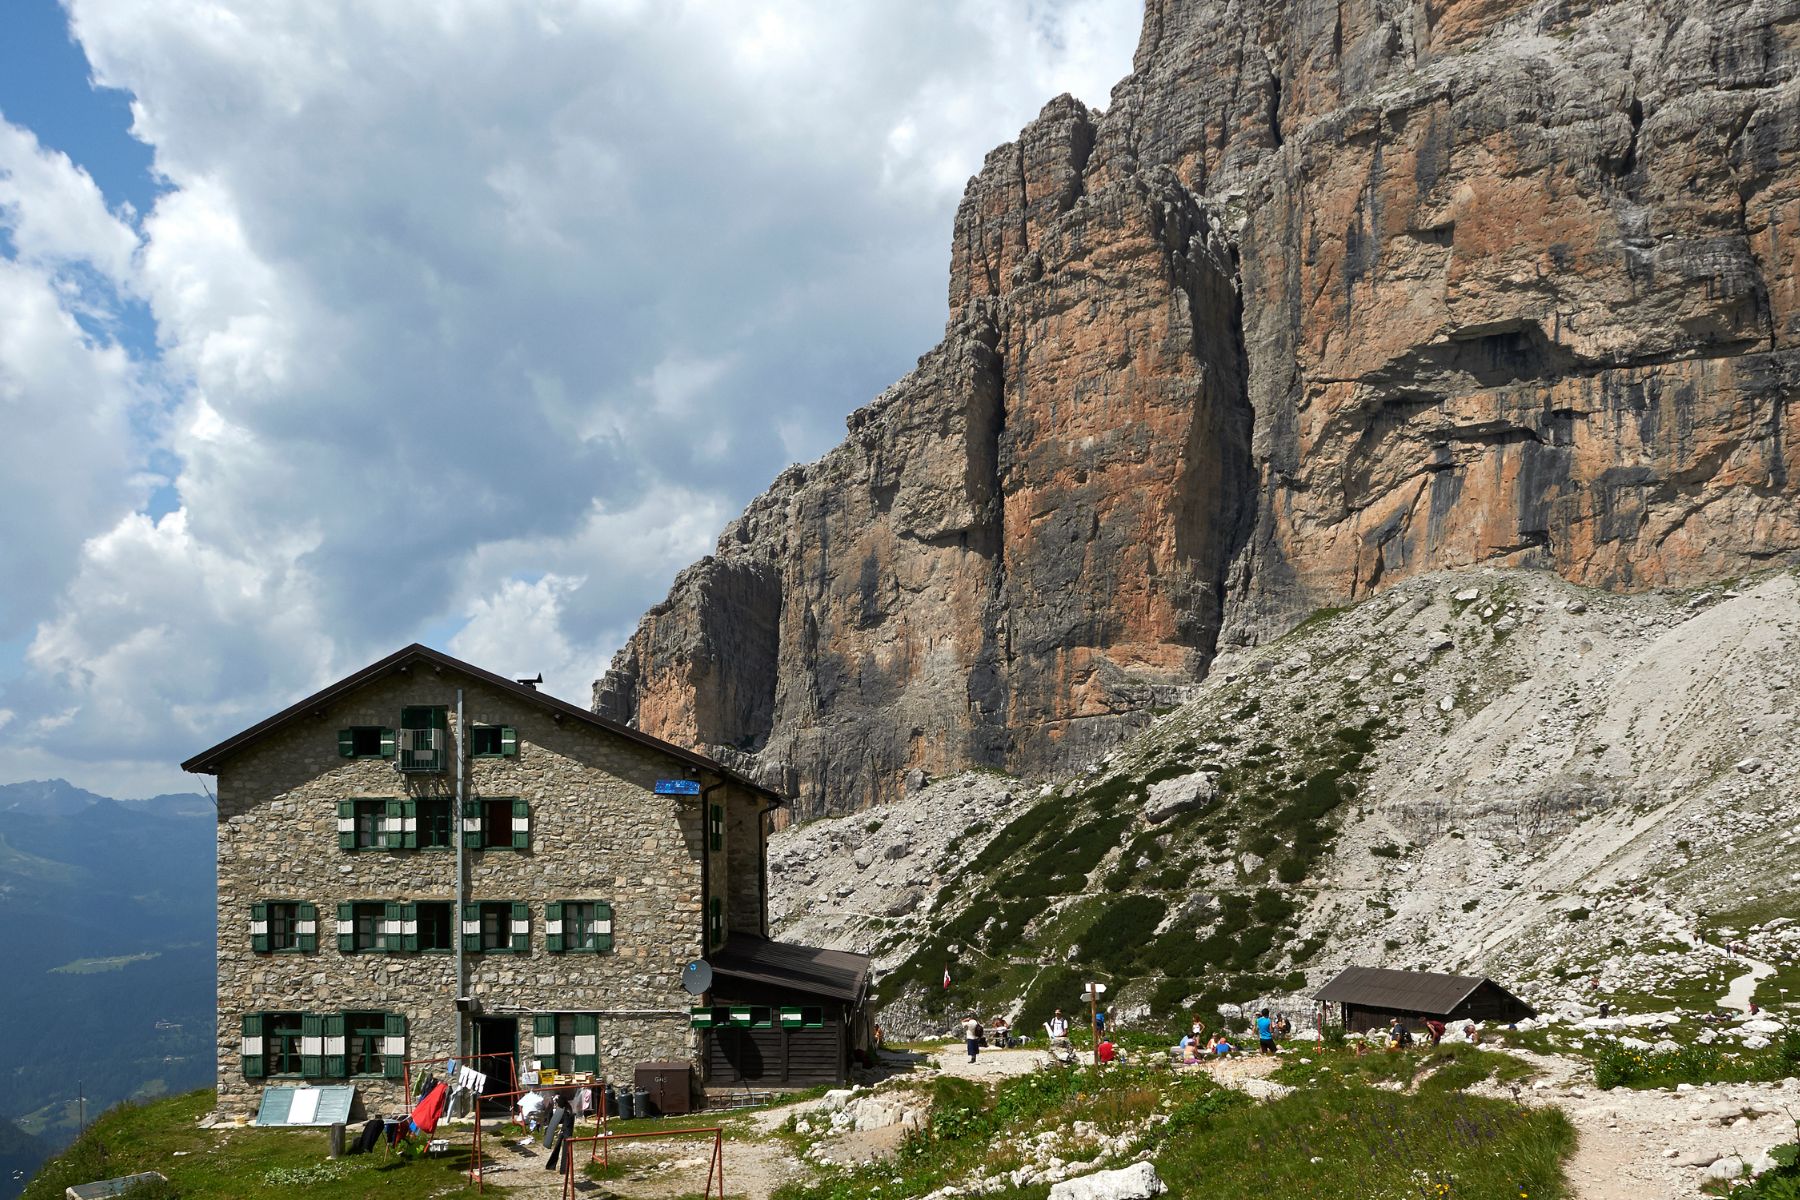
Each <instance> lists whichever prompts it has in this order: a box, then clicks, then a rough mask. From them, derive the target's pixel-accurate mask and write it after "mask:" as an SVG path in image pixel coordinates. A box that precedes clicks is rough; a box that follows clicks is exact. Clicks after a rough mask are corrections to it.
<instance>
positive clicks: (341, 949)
mask: <svg viewBox="0 0 1800 1200" xmlns="http://www.w3.org/2000/svg"><path fill="white" fill-rule="evenodd" d="M338 953H339V954H355V953H356V910H355V909H354V908H352V907H351V906H350V905H348V904H340V905H338Z"/></svg>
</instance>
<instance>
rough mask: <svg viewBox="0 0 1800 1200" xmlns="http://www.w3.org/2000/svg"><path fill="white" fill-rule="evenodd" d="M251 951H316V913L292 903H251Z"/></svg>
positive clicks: (281, 901) (311, 907) (317, 933)
mask: <svg viewBox="0 0 1800 1200" xmlns="http://www.w3.org/2000/svg"><path fill="white" fill-rule="evenodd" d="M250 948H251V949H252V950H255V951H258V952H264V951H282V950H287V951H298V952H300V953H304V954H310V953H311V952H312V951H314V950H317V949H318V948H319V919H318V910H317V909H315V908H314V907H313V906H312V905H310V904H301V903H298V902H296V901H292V900H270V901H267V902H266V903H262V904H252V905H251V906H250Z"/></svg>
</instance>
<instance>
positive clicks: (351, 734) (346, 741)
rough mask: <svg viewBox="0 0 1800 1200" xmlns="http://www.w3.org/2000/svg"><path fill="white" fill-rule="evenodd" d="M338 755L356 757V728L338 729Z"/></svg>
mask: <svg viewBox="0 0 1800 1200" xmlns="http://www.w3.org/2000/svg"><path fill="white" fill-rule="evenodd" d="M338 756H339V757H341V758H355V757H356V730H354V729H340V730H338Z"/></svg>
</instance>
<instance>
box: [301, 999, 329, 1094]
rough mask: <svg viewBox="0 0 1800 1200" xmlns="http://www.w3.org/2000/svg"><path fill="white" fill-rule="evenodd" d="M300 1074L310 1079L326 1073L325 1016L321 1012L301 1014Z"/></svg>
mask: <svg viewBox="0 0 1800 1200" xmlns="http://www.w3.org/2000/svg"><path fill="white" fill-rule="evenodd" d="M300 1074H302V1075H304V1076H305V1077H306V1078H308V1079H321V1078H323V1077H324V1075H325V1018H324V1017H323V1016H322V1015H320V1014H319V1013H301V1014H300Z"/></svg>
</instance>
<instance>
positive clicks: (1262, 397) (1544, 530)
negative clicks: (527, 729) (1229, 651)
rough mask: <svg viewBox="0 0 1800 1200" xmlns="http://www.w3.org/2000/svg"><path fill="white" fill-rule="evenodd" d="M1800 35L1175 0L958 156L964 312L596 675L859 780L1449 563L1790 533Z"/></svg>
mask: <svg viewBox="0 0 1800 1200" xmlns="http://www.w3.org/2000/svg"><path fill="white" fill-rule="evenodd" d="M1797 67H1800V0H1767V2H1760V0H1759V2H1756V3H1736V4H1734V3H1715V4H1712V5H1709V6H1700V5H1695V4H1692V3H1691V2H1690V3H1676V2H1672V3H1651V2H1643V0H1639V2H1634V3H1617V4H1604V3H1585V2H1583V0H1573V2H1572V0H1541V2H1539V3H1536V4H1526V3H1520V2H1517V0H1448V2H1438V0H1424V2H1423V3H1418V4H1399V3H1366V2H1358V0H1343V2H1341V3H1332V4H1326V3H1323V2H1322V0H1247V2H1246V0H1239V2H1237V3H1233V4H1230V5H1226V4H1223V3H1219V2H1217V0H1151V2H1150V4H1149V5H1148V8H1147V11H1146V13H1145V17H1144V31H1143V36H1142V40H1141V43H1140V47H1139V50H1138V55H1137V59H1136V62H1135V69H1134V72H1133V74H1132V75H1131V76H1130V77H1128V78H1127V79H1126V80H1124V81H1123V82H1122V83H1120V84H1119V86H1118V87H1117V88H1116V89H1115V90H1114V93H1113V98H1112V104H1111V107H1110V108H1109V109H1108V110H1107V112H1105V113H1104V114H1100V113H1095V112H1091V111H1089V110H1087V109H1086V108H1084V107H1083V106H1082V105H1081V104H1079V103H1078V102H1076V101H1074V100H1071V99H1069V98H1067V97H1063V98H1060V99H1057V100H1054V101H1052V102H1051V103H1050V104H1049V105H1048V106H1047V107H1046V108H1045V109H1044V111H1043V113H1042V114H1041V115H1040V116H1039V117H1038V119H1037V120H1036V121H1034V122H1033V123H1032V124H1031V125H1030V126H1028V127H1027V128H1026V129H1025V130H1024V131H1023V132H1022V134H1021V135H1020V137H1019V139H1018V141H1017V142H1015V143H1012V144H1009V145H1006V146H1002V147H1000V148H999V149H997V150H995V151H993V152H992V153H991V154H990V155H989V156H988V158H987V161H986V163H985V164H984V165H983V167H982V170H981V173H980V174H979V175H977V176H976V177H975V178H974V179H972V180H971V181H970V184H969V187H968V191H967V193H966V195H965V197H964V200H963V203H962V206H961V209H960V210H959V212H958V214H957V220H956V226H955V233H954V239H953V245H952V248H951V266H950V319H949V323H948V326H947V329H946V334H945V339H944V341H943V342H942V343H941V344H940V345H939V346H938V347H937V348H936V349H934V350H933V351H932V352H931V353H929V354H927V355H926V356H925V357H924V358H923V359H921V360H920V363H919V366H918V368H917V369H916V370H915V371H914V372H913V373H912V374H911V375H909V376H907V378H905V379H903V380H902V381H900V382H899V383H898V384H896V385H895V386H894V387H893V388H892V389H890V391H889V392H888V393H886V394H885V395H883V396H882V397H880V398H879V399H877V400H876V401H875V403H873V404H871V405H870V406H869V407H867V408H865V409H863V410H861V411H859V412H857V413H856V414H854V415H853V416H852V417H851V418H850V421H849V437H848V438H847V439H846V441H845V442H844V443H843V444H842V445H841V446H839V447H838V448H837V449H836V450H834V451H832V452H831V453H830V454H828V455H827V456H826V457H825V458H824V459H822V460H820V461H819V462H818V463H815V464H813V465H811V466H808V467H803V468H801V467H797V468H794V469H792V470H790V471H788V472H787V473H785V474H784V475H783V476H782V477H781V478H780V479H778V480H777V481H776V483H775V485H774V486H773V487H772V488H771V489H770V491H769V492H768V493H766V494H765V495H764V496H762V497H761V498H759V499H758V500H757V501H756V502H755V503H754V504H752V505H751V507H750V509H749V510H748V511H746V513H745V514H744V515H743V516H742V517H741V518H740V519H739V520H738V521H736V522H735V523H733V525H732V526H731V527H729V528H728V529H727V530H726V532H725V534H724V536H723V537H722V539H721V540H720V543H719V548H718V552H717V554H716V555H714V556H713V557H712V558H709V559H706V560H704V561H703V562H701V563H699V564H697V565H696V566H694V567H692V568H689V570H688V571H686V572H684V573H683V574H682V575H681V576H680V577H679V578H678V579H677V581H676V583H675V587H674V589H673V590H672V591H671V593H670V596H669V599H668V600H667V601H666V602H665V603H664V604H663V605H661V606H659V607H658V608H657V609H655V610H653V611H652V612H651V613H650V614H648V615H647V616H646V617H645V618H644V621H643V623H642V625H641V626H640V628H639V630H638V632H637V633H636V635H635V636H634V637H633V638H632V640H631V642H630V643H629V644H628V645H627V646H626V648H625V649H624V650H622V651H621V652H620V654H619V656H618V658H617V659H616V660H615V662H614V664H613V668H612V670H610V671H609V672H608V674H607V677H606V679H604V680H602V681H601V682H600V683H599V684H597V685H596V689H595V701H596V704H597V705H598V706H600V707H601V708H603V709H604V710H605V711H607V712H609V713H610V714H611V715H614V716H617V717H620V718H622V719H627V720H631V721H634V722H635V723H636V724H638V725H639V726H640V727H641V728H643V729H645V730H647V731H649V732H651V733H655V734H657V735H659V736H662V737H666V738H669V739H671V740H674V741H677V742H682V743H686V744H692V745H696V746H702V747H705V748H708V749H711V750H714V751H715V752H722V753H723V752H737V753H740V754H741V755H743V756H744V758H743V761H744V762H745V764H746V765H747V766H749V767H751V768H752V769H754V770H757V771H759V772H760V773H761V774H762V775H763V776H764V777H765V778H766V779H768V780H769V781H770V782H772V783H775V784H777V785H779V786H782V787H785V788H787V789H789V790H790V791H792V792H794V793H795V794H796V796H797V797H798V805H797V807H798V809H799V811H800V812H801V813H803V814H808V813H816V812H825V811H843V810H846V809H849V808H855V807H859V806H862V805H865V804H868V803H871V802H879V801H881V800H884V799H889V798H892V797H893V796H894V795H895V794H897V792H898V791H899V790H900V789H901V788H902V787H903V786H904V784H903V780H904V776H905V775H906V773H907V772H908V771H911V770H914V769H922V770H924V771H926V772H929V773H941V772H944V771H947V770H951V769H955V768H960V767H964V766H971V765H977V766H978V765H990V766H996V767H1004V768H1005V769H1008V770H1011V771H1015V772H1021V773H1025V774H1033V773H1041V772H1048V771H1052V770H1055V769H1058V768H1061V767H1065V766H1067V765H1070V764H1073V763H1077V762H1080V761H1083V760H1085V759H1086V758H1088V757H1090V756H1091V755H1092V754H1093V753H1094V752H1095V751H1096V750H1098V749H1101V748H1103V747H1104V746H1106V745H1110V744H1111V743H1112V742H1114V741H1115V740H1117V739H1118V738H1119V737H1120V736H1122V735H1123V734H1124V733H1126V732H1128V731H1129V730H1130V729H1132V728H1134V727H1135V726H1136V725H1138V724H1140V723H1141V722H1142V721H1143V720H1144V719H1145V717H1146V709H1147V708H1148V707H1149V706H1151V705H1153V704H1156V703H1162V702H1166V700H1167V698H1168V697H1170V696H1171V695H1172V694H1174V693H1175V691H1176V689H1177V688H1178V687H1179V686H1180V685H1182V684H1186V683H1191V682H1192V681H1194V680H1196V679H1197V678H1199V677H1201V676H1202V675H1203V674H1204V672H1205V670H1206V667H1207V664H1208V662H1209V660H1210V657H1211V655H1212V653H1213V651H1214V649H1215V648H1216V647H1217V646H1218V644H1219V643H1220V641H1221V639H1223V640H1226V641H1231V642H1248V641H1255V640H1259V639H1261V638H1264V637H1266V636H1268V635H1270V634H1271V633H1274V632H1278V631H1280V630H1282V629H1284V628H1286V627H1287V626H1289V625H1291V624H1292V623H1293V622H1294V621H1295V620H1296V619H1297V618H1298V617H1301V616H1304V615H1305V614H1306V613H1308V612H1310V611H1312V610H1313V609H1315V608H1318V607H1321V606H1324V605H1334V604H1342V603H1344V602H1346V601H1349V600H1353V599H1356V598H1358V597H1360V596H1362V595H1365V594H1367V593H1368V592H1369V591H1371V590H1373V589H1376V588H1379V587H1380V586H1382V585H1383V584H1385V583H1388V582H1392V581H1394V580H1397V579H1401V578H1405V577H1408V576H1410V575H1414V574H1417V573H1419V572H1421V571H1425V570H1431V569H1436V568H1439V567H1456V566H1463V565H1468V564H1473V563H1496V564H1507V565H1532V566H1547V567H1551V568H1553V569H1555V570H1556V571H1558V572H1559V573H1561V574H1562V575H1564V576H1565V577H1567V578H1569V579H1571V580H1574V581H1576V582H1580V583H1584V584H1589V585H1593V586H1599V587H1608V588H1633V587H1641V586H1651V585H1657V584H1665V583H1679V582H1682V581H1686V580H1699V579H1704V578H1709V577H1717V576H1722V575H1730V574H1735V573H1737V572H1739V571H1742V570H1744V569H1746V568H1749V567H1752V566H1755V565H1758V564H1761V563H1765V562H1767V561H1769V560H1771V559H1776V558H1785V557H1791V556H1794V555H1796V554H1797V553H1800V495H1797V494H1796V493H1797V490H1800V482H1797V481H1796V470H1797V469H1800V450H1796V444H1797V442H1800V402H1794V401H1791V400H1790V397H1791V396H1793V395H1794V394H1795V392H1794V388H1795V380H1794V376H1795V374H1796V373H1797V372H1800V354H1797V351H1796V349H1795V346H1796V339H1800V271H1797V267H1800V263H1797V262H1796V248H1797V247H1800V171H1797V170H1796V167H1795V160H1796V155H1797V154H1800V82H1797V74H1796V68H1797Z"/></svg>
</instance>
